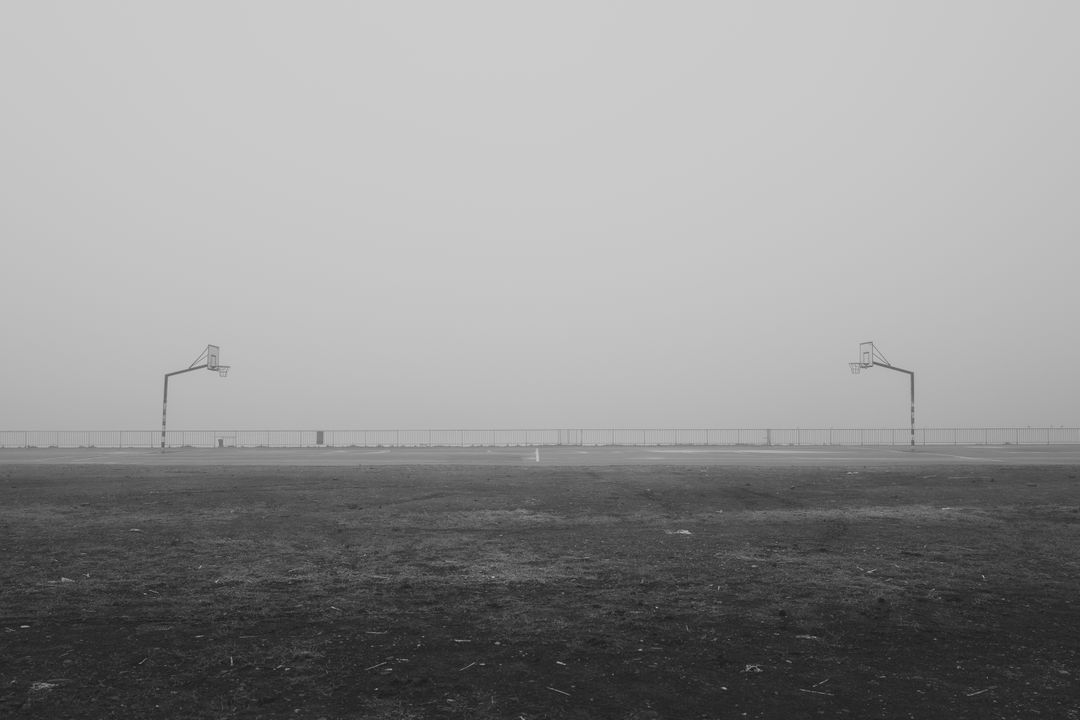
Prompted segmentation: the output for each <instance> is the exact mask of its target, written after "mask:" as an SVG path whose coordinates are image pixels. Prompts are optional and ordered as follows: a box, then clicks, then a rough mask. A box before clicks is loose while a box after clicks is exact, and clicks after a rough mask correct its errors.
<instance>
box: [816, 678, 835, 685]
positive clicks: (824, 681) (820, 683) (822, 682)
mask: <svg viewBox="0 0 1080 720" xmlns="http://www.w3.org/2000/svg"><path fill="white" fill-rule="evenodd" d="M831 679H832V678H825V679H824V680H822V681H821V682H819V683H814V684H813V685H812V686H811V687H819V686H821V685H824V684H825V683H827V682H829V680H831Z"/></svg>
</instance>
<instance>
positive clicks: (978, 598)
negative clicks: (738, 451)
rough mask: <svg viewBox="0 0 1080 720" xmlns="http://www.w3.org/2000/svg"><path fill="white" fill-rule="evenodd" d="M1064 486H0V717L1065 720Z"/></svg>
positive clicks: (482, 477)
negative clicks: (1003, 719)
mask: <svg viewBox="0 0 1080 720" xmlns="http://www.w3.org/2000/svg"><path fill="white" fill-rule="evenodd" d="M1077 474H1078V470H1077V468H1075V467H1065V466H1046V467H1031V466H1029V467H1005V466H1002V465H993V466H988V465H985V464H984V465H977V466H975V465H972V466H960V465H948V466H941V467H934V466H925V465H924V466H918V467H908V468H896V469H885V468H878V469H874V468H860V469H854V468H851V467H843V468H836V469H829V468H820V467H816V468H812V469H799V468H785V467H759V468H753V467H700V466H683V467H675V466H665V467H633V466H628V467H596V468H575V467H556V468H552V467H492V466H483V467H481V466H472V467H470V466H445V467H439V466H379V467H355V466H354V467H319V468H302V467H217V468H215V467H168V466H154V467H146V466H103V465H94V466H90V465H85V466H79V465H62V466H57V465H37V466H31V465H6V466H2V467H0V718H4V719H5V720H6V719H7V718H233V717H235V718H305V719H311V720H317V719H319V718H325V719H326V720H331V719H335V718H375V719H377V720H391V719H392V720H406V719H411V718H462V719H464V718H471V719H481V720H485V719H489V718H510V719H519V718H520V719H524V720H537V719H539V718H616V719H619V720H630V719H644V718H657V719H658V718H673V719H674V718H679V719H683V718H744V717H745V718H819V717H825V718H836V717H850V718H1024V717H1041V718H1064V719H1069V718H1073V719H1080V480H1078V478H1077Z"/></svg>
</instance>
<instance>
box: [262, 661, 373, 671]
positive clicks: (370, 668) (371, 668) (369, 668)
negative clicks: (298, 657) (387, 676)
mask: <svg viewBox="0 0 1080 720" xmlns="http://www.w3.org/2000/svg"><path fill="white" fill-rule="evenodd" d="M387 662H389V661H388V660H383V661H382V662H381V663H378V664H377V665H372V666H371V667H366V668H364V670H365V671H367V670H374V669H375V668H377V667H382V666H383V665H385V664H386V663H387ZM274 669H275V670H276V669H277V668H274Z"/></svg>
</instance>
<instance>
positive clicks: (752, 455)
mask: <svg viewBox="0 0 1080 720" xmlns="http://www.w3.org/2000/svg"><path fill="white" fill-rule="evenodd" d="M13 464H35V465H38V464H46V465H47V464H56V465H78V464H91V465H234V466H239V465H287V466H356V465H515V466H520V465H526V466H536V465H548V466H565V467H573V466H602V465H728V466H757V467H761V466H765V467H793V466H794V467H799V466H816V467H828V466H836V467H852V466H908V465H971V464H1001V465H1080V446H1072V445H1038V446H1036V445H1008V446H986V445H979V446H941V447H932V446H925V447H916V448H914V449H912V448H910V447H791V448H772V447H567V446H558V447H540V448H535V447H499V448H494V447H491V448H489V447H467V448H287V449H278V448H217V449H194V448H177V449H169V450H165V451H161V450H137V449H96V448H81V449H56V448H52V449H44V448H31V449H0V465H13Z"/></svg>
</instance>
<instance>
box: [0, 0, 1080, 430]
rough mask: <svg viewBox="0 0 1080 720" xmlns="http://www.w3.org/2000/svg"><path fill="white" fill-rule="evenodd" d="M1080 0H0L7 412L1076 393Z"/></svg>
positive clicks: (639, 420) (0, 216) (24, 418)
mask: <svg viewBox="0 0 1080 720" xmlns="http://www.w3.org/2000/svg"><path fill="white" fill-rule="evenodd" d="M1078 23H1080V4H1077V3H1075V2H1071V1H1067V2H1053V1H1051V0H1046V1H1040V2H992V1H987V0H982V1H979V2H959V1H958V2H944V3H943V2H863V1H861V0H859V1H854V0H853V1H851V2H828V1H826V2H814V3H806V2H776V3H762V2H730V3H729V2H676V3H658V2H657V3H642V2H614V1H613V2H589V1H587V0H586V1H580V0H575V1H574V2H543V3H508V2H496V1H494V0H493V1H491V2H475V1H471V0H465V1H462V2H453V3H441V2H386V3H350V2H309V3H299V2H295V3H293V2H290V3H285V2H267V1H266V0H258V1H254V0H253V1H251V2H182V3H181V2H173V3H165V2H161V3H156V2H147V3H134V2H108V1H106V0H98V1H95V2H93V3H83V2H44V1H42V2H20V3H5V4H3V6H2V8H0V80H2V83H0V128H2V132H0V159H2V161H0V198H2V199H0V237H2V238H3V252H2V264H0V329H2V341H0V342H2V343H3V348H4V353H3V361H2V363H0V429H9V430H13V429H39V428H40V429H106V428H108V429H121V428H122V429H144V428H145V429H153V428H155V427H157V426H159V424H160V411H161V404H160V403H161V385H162V375H163V374H164V373H165V372H167V371H171V370H177V369H180V368H183V367H186V366H187V365H188V364H189V363H190V362H191V361H192V360H194V359H195V357H196V356H197V355H198V354H199V353H200V352H201V351H202V349H203V348H204V347H205V346H206V344H207V343H216V344H219V345H220V346H221V348H222V361H223V362H225V363H229V364H231V365H232V366H233V370H232V372H231V374H230V375H229V377H228V378H226V379H220V378H218V377H217V375H216V374H211V373H207V372H205V371H204V372H199V373H190V374H187V375H183V376H180V377H178V378H175V379H174V380H172V381H171V382H170V403H169V426H170V428H175V429H184V428H190V429H202V428H206V429H215V428H216V429H226V428H236V429H258V428H268V429H275V428H276V429H285V428H304V429H319V428H326V429H333V428H337V429H362V428H394V427H401V428H425V427H449V428H466V427H467V428H510V427H534V428H537V427H612V426H617V427H675V426H678V427H706V426H707V427H795V426H802V427H829V426H832V427H906V425H907V423H908V408H907V377H906V376H904V375H902V374H900V373H894V372H889V371H887V370H883V369H877V368H875V369H874V370H872V371H871V372H868V373H864V374H862V375H860V376H858V377H853V376H852V375H851V374H850V373H849V371H848V367H847V363H848V362H850V361H853V360H855V359H856V356H857V350H858V343H859V342H860V341H863V340H874V341H876V342H877V344H878V346H879V348H880V349H881V350H882V351H883V352H884V353H885V355H886V356H887V357H888V358H889V360H891V361H892V362H893V363H895V364H897V365H900V366H903V367H907V368H911V369H914V370H915V371H916V373H917V382H918V386H917V392H918V398H917V401H918V408H917V413H918V418H917V420H918V424H919V426H921V427H945V426H954V425H958V426H1012V425H1021V426H1022V425H1040V426H1042V425H1067V426H1074V427H1075V426H1077V425H1080V408H1078V399H1080V373H1078V370H1077V366H1078V361H1080V338H1078V333H1077V330H1076V322H1075V315H1076V310H1077V307H1078V301H1080V289H1078V283H1077V282H1076V276H1077V266H1078V264H1080V249H1078V239H1080V237H1078V232H1077V231H1078V229H1080V193H1078V191H1080V139H1078V133H1077V128H1078V127H1080V99H1078V98H1080V94H1078V89H1077V88H1078V87H1080V43H1077V42H1076V34H1077V28H1078V27H1080V24H1078Z"/></svg>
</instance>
